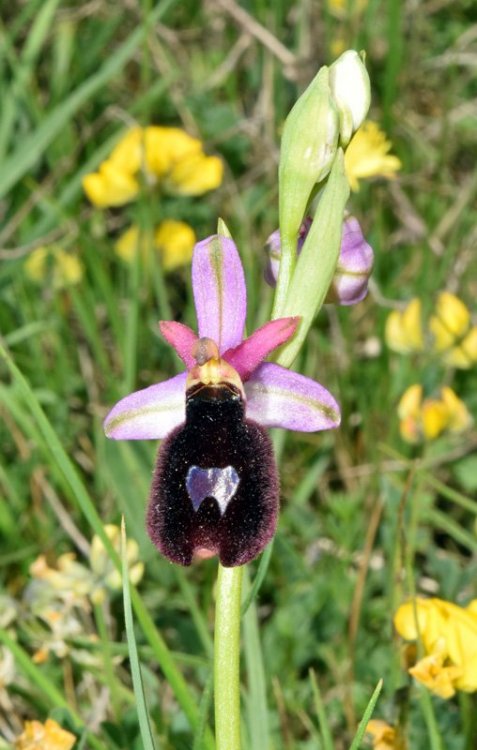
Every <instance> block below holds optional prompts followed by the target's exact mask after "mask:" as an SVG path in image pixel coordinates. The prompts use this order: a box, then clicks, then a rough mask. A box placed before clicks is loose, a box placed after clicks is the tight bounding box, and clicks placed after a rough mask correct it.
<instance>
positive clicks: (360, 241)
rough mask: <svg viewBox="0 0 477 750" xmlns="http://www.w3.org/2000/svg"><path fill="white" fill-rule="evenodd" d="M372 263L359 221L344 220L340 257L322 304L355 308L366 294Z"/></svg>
mask: <svg viewBox="0 0 477 750" xmlns="http://www.w3.org/2000/svg"><path fill="white" fill-rule="evenodd" d="M373 261H374V254H373V249H372V247H371V245H368V243H367V242H366V240H365V239H364V237H363V233H362V231H361V227H360V225H359V221H358V220H357V219H355V218H354V216H348V217H347V218H346V219H345V220H344V222H343V234H342V235H341V249H340V255H339V258H338V264H337V266H336V270H335V274H334V276H333V281H332V282H331V286H330V288H329V290H328V294H327V295H326V299H325V303H330V302H335V303H338V304H339V305H355V304H356V303H357V302H361V300H363V299H364V298H365V297H366V295H367V293H368V279H369V276H370V274H371V271H372V269H373Z"/></svg>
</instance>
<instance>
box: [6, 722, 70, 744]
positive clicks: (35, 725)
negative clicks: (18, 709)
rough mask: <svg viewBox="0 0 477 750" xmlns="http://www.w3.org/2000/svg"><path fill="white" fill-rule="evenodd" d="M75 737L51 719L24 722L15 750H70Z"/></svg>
mask: <svg viewBox="0 0 477 750" xmlns="http://www.w3.org/2000/svg"><path fill="white" fill-rule="evenodd" d="M75 742H76V737H75V736H74V734H71V732H67V731H66V729H62V727H60V725H59V724H58V723H57V722H56V721H54V720H53V719H47V720H46V722H45V723H44V724H42V723H41V722H40V721H26V722H25V728H24V731H23V732H22V734H21V735H20V736H19V737H17V739H16V740H15V744H14V747H15V750H71V748H72V747H73V745H74V744H75Z"/></svg>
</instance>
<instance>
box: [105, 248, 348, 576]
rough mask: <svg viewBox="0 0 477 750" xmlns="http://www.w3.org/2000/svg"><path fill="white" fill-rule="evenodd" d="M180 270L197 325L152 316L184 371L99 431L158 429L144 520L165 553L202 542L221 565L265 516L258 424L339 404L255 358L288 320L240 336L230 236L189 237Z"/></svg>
mask: <svg viewBox="0 0 477 750" xmlns="http://www.w3.org/2000/svg"><path fill="white" fill-rule="evenodd" d="M192 280H193V293H194V300H195V306H196V313H197V320H198V333H197V334H196V333H195V332H194V331H192V329H190V328H189V327H188V326H185V325H183V324H182V323H177V322H175V321H161V323H160V324H159V327H160V330H161V332H162V334H163V335H164V337H165V338H166V340H167V341H168V342H169V343H170V344H171V346H172V347H173V348H174V349H175V351H176V352H177V354H178V355H179V357H180V358H181V359H182V361H183V362H184V364H185V366H186V368H187V369H186V371H185V372H183V373H181V374H180V375H176V376H175V377H174V378H170V379H169V380H166V381H165V382H163V383H158V384H156V385H152V386H150V387H149V388H145V389H143V390H142V391H137V392H135V393H132V394H130V395H129V396H126V397H125V398H123V399H122V400H121V401H120V402H119V403H118V404H116V406H115V407H113V409H112V410H111V412H110V413H109V415H108V416H107V417H106V420H105V423H104V429H105V432H106V434H107V435H108V437H112V438H114V439H117V440H120V439H132V440H138V439H159V438H165V441H164V443H163V445H162V446H161V448H160V452H159V456H158V460H157V464H156V469H155V472H154V478H153V482H152V488H151V494H150V500H149V506H148V512H147V529H148V533H149V536H150V538H151V540H152V541H153V543H154V544H155V546H156V547H157V548H158V549H159V550H160V551H161V552H162V553H163V554H164V555H165V556H166V557H167V558H168V559H169V560H170V561H171V562H175V563H179V564H182V565H190V564H191V562H192V561H193V560H194V557H197V552H198V550H202V553H203V552H204V549H205V550H206V554H207V555H208V554H209V553H211V552H215V551H216V552H217V553H218V555H219V558H220V561H221V564H222V565H225V566H226V567H227V566H236V565H243V564H245V563H247V562H249V561H250V560H252V559H253V558H254V557H256V556H257V555H258V554H259V553H260V552H261V551H262V550H263V548H264V546H265V545H266V544H268V542H269V541H270V539H271V538H272V537H273V535H274V533H275V529H276V524H277V517H278V506H279V479H278V474H277V468H276V464H275V460H274V456H273V446H272V443H271V440H270V438H269V436H268V435H267V433H266V431H265V430H264V429H263V428H264V427H270V426H274V427H275V426H278V427H284V428H287V429H291V430H301V431H305V432H313V431H317V430H324V429H331V428H333V427H337V426H338V424H339V420H340V414H339V407H338V404H337V403H336V401H335V400H334V398H333V397H332V396H331V394H330V393H329V392H328V391H327V390H326V389H325V388H323V386H321V385H320V384H319V383H317V382H315V381H314V380H311V379H310V378H307V377H305V376H304V375H301V374H299V373H295V372H290V371H288V370H286V369H285V368H284V367H281V366H279V365H276V364H274V363H272V362H265V361H264V360H265V358H266V357H267V356H268V355H269V354H270V353H271V352H272V351H273V350H274V349H276V348H277V347H278V346H281V345H282V344H284V343H286V342H287V341H288V340H289V339H290V337H291V336H293V334H294V333H295V331H296V329H297V326H298V325H299V320H300V319H299V318H297V317H289V318H283V319H277V320H273V321H270V322H268V323H265V325H263V326H261V327H260V328H259V329H257V330H256V331H255V332H254V333H252V334H251V336H249V337H248V338H246V339H245V340H243V333H244V330H245V315H246V307H247V300H246V288H245V278H244V273H243V268H242V264H241V261H240V257H239V255H238V252H237V249H236V247H235V245H234V243H233V242H232V240H231V239H230V238H228V237H224V236H221V235H214V236H212V237H209V238H208V239H207V240H204V241H203V242H200V243H198V244H197V245H196V247H195V250H194V256H193V260H192ZM201 393H203V395H204V396H205V398H201ZM191 471H192V472H193V474H192V475H191V476H193V477H195V479H194V481H192V480H191V482H189V483H188V477H189V476H190V472H191ZM227 471H228V472H229V474H227V476H226V475H225V474H224V472H227ZM231 476H232V477H235V478H236V480H237V481H235V480H234V481H232V483H230V482H231V480H230V477H231ZM227 477H228V478H227ZM234 482H235V483H234ZM204 487H205V490H204ZM203 491H205V493H206V494H204V495H203V494H202V493H203Z"/></svg>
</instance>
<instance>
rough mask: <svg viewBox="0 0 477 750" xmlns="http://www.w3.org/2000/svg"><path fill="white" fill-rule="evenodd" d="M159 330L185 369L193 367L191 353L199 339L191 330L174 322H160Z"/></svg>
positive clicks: (193, 361) (193, 360) (193, 362)
mask: <svg viewBox="0 0 477 750" xmlns="http://www.w3.org/2000/svg"><path fill="white" fill-rule="evenodd" d="M159 330H160V332H161V334H162V335H163V337H164V338H165V340H166V341H167V343H168V344H170V345H171V346H172V347H174V349H175V350H176V352H177V354H178V355H179V357H180V358H181V359H182V361H183V362H184V364H185V366H186V367H187V369H188V370H190V368H191V367H194V365H195V359H194V357H193V356H192V352H193V351H194V348H195V345H196V343H197V342H198V340H199V337H198V336H197V334H196V333H194V331H193V330H192V328H189V326H185V325H184V324H183V323H176V321H175V320H161V321H160V322H159Z"/></svg>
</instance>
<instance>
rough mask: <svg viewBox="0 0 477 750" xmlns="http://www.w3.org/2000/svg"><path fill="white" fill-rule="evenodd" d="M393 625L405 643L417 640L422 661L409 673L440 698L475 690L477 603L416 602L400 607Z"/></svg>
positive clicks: (433, 600)
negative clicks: (421, 652) (421, 648)
mask: <svg viewBox="0 0 477 750" xmlns="http://www.w3.org/2000/svg"><path fill="white" fill-rule="evenodd" d="M394 625H395V628H396V630H397V632H398V633H399V635H400V636H402V637H403V638H404V639H405V640H407V641H417V640H420V642H421V643H422V646H423V649H424V654H425V655H424V657H423V658H422V659H420V660H419V661H418V662H417V663H416V664H415V665H414V666H413V667H411V668H410V669H409V673H410V674H411V675H412V676H413V677H414V678H415V679H416V680H417V681H418V682H420V683H421V684H423V685H425V686H426V687H427V688H428V689H429V690H430V691H431V692H433V693H435V694H436V695H439V696H440V697H441V698H452V696H453V695H454V694H455V692H456V690H462V691H464V692H467V693H472V692H474V691H476V690H477V599H474V600H473V601H471V602H470V604H469V605H468V606H467V607H459V606H457V605H456V604H452V603H451V602H447V601H444V600H442V599H421V598H417V599H415V600H412V601H410V602H407V603H406V604H403V605H401V607H399V609H398V610H397V612H396V614H395V616H394Z"/></svg>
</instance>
